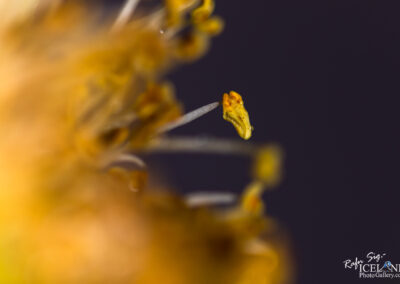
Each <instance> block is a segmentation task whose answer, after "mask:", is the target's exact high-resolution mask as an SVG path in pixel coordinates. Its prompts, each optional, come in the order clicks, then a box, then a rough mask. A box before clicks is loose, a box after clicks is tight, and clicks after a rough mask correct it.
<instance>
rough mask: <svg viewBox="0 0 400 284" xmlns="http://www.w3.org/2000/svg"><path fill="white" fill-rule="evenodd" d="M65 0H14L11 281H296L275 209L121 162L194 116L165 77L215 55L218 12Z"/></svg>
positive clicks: (2, 162)
mask: <svg viewBox="0 0 400 284" xmlns="http://www.w3.org/2000/svg"><path fill="white" fill-rule="evenodd" d="M56 2H57V3H56ZM58 2H60V3H58ZM61 2H62V1H55V2H51V1H40V0H37V1H34V0H29V1H25V0H19V1H6V0H1V1H0V46H1V49H0V134H1V139H0V283H164V284H167V283H171V284H179V283H266V284H267V283H276V284H278V283H287V282H288V281H289V280H290V277H291V265H290V261H289V258H288V253H287V248H286V244H285V242H284V241H283V240H282V238H283V235H282V234H279V233H277V229H276V224H275V223H274V221H272V220H270V219H269V218H267V217H265V216H264V215H263V212H262V210H260V211H257V212H256V214H253V213H254V212H247V211H246V210H243V209H242V208H241V207H240V206H237V207H234V208H233V209H231V210H230V211H229V210H228V211H226V212H225V211H224V212H221V211H218V210H212V209H210V208H207V207H201V208H197V209H194V208H190V207H189V206H188V205H186V203H185V202H184V199H183V198H182V197H180V196H176V195H174V194H173V193H170V192H169V191H168V190H167V188H166V187H164V186H160V188H149V186H146V184H147V182H146V181H147V173H148V171H151V169H144V168H140V167H139V168H138V169H134V170H132V169H125V168H123V167H119V166H115V164H114V162H115V161H118V159H119V157H121V155H123V154H126V153H128V152H132V151H138V150H140V149H142V148H145V147H146V144H147V142H148V141H150V140H151V139H156V136H157V133H158V132H157V131H158V129H160V127H161V126H163V125H165V124H166V123H168V122H170V121H173V120H174V119H176V118H178V117H179V116H180V115H181V112H182V107H181V104H180V103H179V102H178V101H177V99H176V98H175V95H174V90H173V88H171V87H170V85H169V84H168V83H166V82H163V80H162V76H163V74H165V72H167V71H168V70H169V69H170V68H171V67H172V66H176V65H179V64H182V63H186V62H188V61H191V60H193V59H194V58H197V57H199V56H200V55H202V54H204V52H205V47H206V46H208V41H209V40H210V37H211V36H212V35H214V34H215V33H214V32H208V31H207V29H204V27H203V26H202V23H203V22H206V21H207V20H210V19H213V18H212V16H211V12H210V13H209V14H208V15H207V17H205V18H202V19H200V18H196V21H189V23H185V21H183V22H182V19H184V18H185V17H184V15H186V14H190V13H191V11H193V9H195V8H196V7H197V6H196V5H199V4H201V3H200V2H201V1H168V0H167V1H165V2H166V5H165V7H162V9H161V10H155V11H154V12H150V13H149V14H148V15H145V16H142V17H138V18H135V17H133V20H132V21H130V22H129V23H127V24H126V25H124V26H122V27H120V28H119V29H118V30H113V29H111V27H112V20H110V18H112V17H110V16H109V17H105V18H104V15H103V14H102V13H100V10H98V9H97V8H98V7H96V6H93V4H91V5H90V6H88V5H83V4H78V3H80V2H79V1H76V3H74V2H73V1H72V4H71V3H68V4H65V3H61ZM65 2H68V1H65ZM204 2H207V3H208V2H210V1H204ZM207 3H203V4H202V6H200V8H201V7H203V8H204V7H211V6H212V7H213V5H211V6H209V5H210V3H208V4H207ZM56 4H57V5H56ZM206 4H207V5H206ZM194 11H198V10H194ZM174 17H178V18H179V19H180V20H179V21H172V20H171V19H172V18H174ZM187 27H189V28H190V29H192V35H191V36H189V37H186V36H185V37H184V36H181V35H179V34H178V31H179V30H180V29H183V28H187ZM160 30H162V31H164V32H163V33H160ZM213 30H215V29H213ZM194 37H196V38H197V39H198V41H197V43H196V44H194V43H193V42H192V41H190V40H189V41H188V39H190V38H194ZM198 46H201V47H202V48H198ZM182 50H186V51H191V52H186V53H185V52H182ZM188 54H189V55H190V56H189V55H188ZM122 142H124V143H122ZM270 175H271V171H269V172H268V174H266V176H268V177H270ZM270 178H271V179H272V180H274V177H270ZM265 184H268V182H265ZM257 198H259V197H256V199H257ZM258 201H259V202H261V201H260V199H258ZM249 208H251V206H250V207H249ZM251 210H252V209H250V211H251Z"/></svg>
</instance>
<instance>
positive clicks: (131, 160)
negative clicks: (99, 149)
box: [107, 154, 146, 170]
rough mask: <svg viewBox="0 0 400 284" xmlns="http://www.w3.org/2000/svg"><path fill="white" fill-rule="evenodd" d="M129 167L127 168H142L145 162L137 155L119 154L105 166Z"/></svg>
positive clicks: (144, 166)
mask: <svg viewBox="0 0 400 284" xmlns="http://www.w3.org/2000/svg"><path fill="white" fill-rule="evenodd" d="M114 167H121V168H129V169H132V170H133V169H144V168H146V163H145V162H144V161H143V160H142V159H140V158H139V157H138V156H135V155H132V154H120V155H118V156H117V157H116V158H115V159H113V161H112V162H111V163H110V164H109V165H108V167H107V168H114Z"/></svg>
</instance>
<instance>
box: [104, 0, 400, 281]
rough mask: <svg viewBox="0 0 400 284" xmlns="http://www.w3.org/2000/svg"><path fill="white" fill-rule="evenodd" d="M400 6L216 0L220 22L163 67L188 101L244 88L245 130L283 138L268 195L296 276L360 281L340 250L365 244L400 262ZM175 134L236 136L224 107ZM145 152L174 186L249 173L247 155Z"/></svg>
mask: <svg viewBox="0 0 400 284" xmlns="http://www.w3.org/2000/svg"><path fill="white" fill-rule="evenodd" d="M111 2H113V3H114V4H116V3H117V1H111V0H110V3H111ZM119 2H121V1H119ZM399 11H400V4H399V2H398V1H389V0H386V1H367V0H363V1H355V0H346V1H337V0H334V1H333V0H331V1H295V0H279V1H266V0H262V1H261V0H259V1H243V0H229V1H228V0H219V1H217V8H216V14H218V15H220V16H222V17H223V18H224V19H225V20H226V30H225V32H224V33H223V34H222V35H221V36H219V37H217V38H216V39H215V40H214V42H213V46H212V48H211V50H210V52H209V53H208V55H207V56H206V57H205V58H203V59H202V60H200V61H199V62H196V63H195V64H193V65H188V66H183V67H181V68H179V69H177V70H176V71H175V72H173V73H172V74H171V75H170V77H169V79H170V80H172V81H173V82H174V84H175V85H176V87H177V93H178V97H179V99H180V100H182V101H183V103H184V104H185V107H186V110H187V111H189V110H192V109H195V108H197V107H199V106H202V105H204V104H207V103H210V102H213V101H215V100H219V99H220V98H221V95H222V93H223V92H226V91H229V90H235V91H237V92H239V93H241V94H242V95H243V96H244V99H245V104H246V107H247V109H248V111H249V113H250V117H251V120H252V124H253V125H254V127H255V131H254V136H253V138H252V141H256V142H277V143H279V144H280V145H282V147H283V148H284V150H285V152H286V162H285V168H286V174H285V178H284V181H283V183H282V184H281V185H280V186H279V187H278V188H276V190H273V191H270V192H267V193H266V194H265V200H266V203H267V210H268V212H269V214H270V215H272V216H274V217H275V218H276V219H278V220H279V221H280V223H281V224H282V225H283V227H284V228H285V229H286V230H287V231H288V233H289V235H290V237H291V240H292V244H293V252H294V256H295V260H296V263H297V279H298V281H297V283H365V281H367V280H365V279H358V275H357V273H356V272H355V271H352V270H345V269H344V264H343V261H344V260H345V259H349V258H351V259H354V258H355V257H359V258H362V257H364V256H365V255H366V254H367V253H368V252H370V251H374V252H376V253H386V254H387V257H388V259H390V260H391V261H392V262H393V263H400V245H399V239H400V238H399V237H400V229H399V227H398V220H397V217H398V216H399V213H400V208H399V197H400V193H399V190H400V188H399V184H400V182H399V161H400V159H399V158H400V157H399V153H400V151H399V145H400V143H399V142H400V141H399V140H400V139H399V135H398V132H399V126H398V123H399V118H398V116H399V115H398V114H399V111H398V103H397V101H398V100H397V98H398V95H399V93H400V83H399V75H400V17H399ZM174 134H177V135H191V136H193V135H200V136H201V135H205V136H217V137H230V138H232V139H235V140H239V139H240V138H239V137H237V134H236V132H235V131H234V129H233V127H232V126H231V125H229V124H228V123H227V122H225V121H223V120H222V114H221V113H220V111H217V112H214V113H211V114H209V115H207V116H205V117H203V118H201V119H199V120H197V121H195V122H193V123H191V124H189V125H187V126H185V127H182V128H180V129H177V130H175V131H174ZM149 163H150V167H152V166H153V167H160V168H162V169H163V171H164V174H165V177H161V178H165V179H167V178H166V176H168V182H169V183H170V184H171V185H172V186H173V187H174V188H177V189H178V190H180V191H181V192H190V191H198V190H216V191H235V192H241V191H242V190H243V188H244V186H245V185H246V184H247V182H248V181H249V180H250V178H249V173H248V169H249V165H250V161H248V160H247V159H245V158H238V157H225V156H215V155H210V156H204V155H180V156H177V155H173V156H172V155H159V156H155V157H152V158H151V159H150V162H149ZM373 281H374V280H373ZM370 282H372V281H370ZM386 282H387V283H397V282H396V280H386ZM386 282H385V281H384V280H381V279H379V280H375V282H374V283H386Z"/></svg>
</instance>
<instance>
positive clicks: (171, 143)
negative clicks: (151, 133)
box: [142, 137, 260, 156]
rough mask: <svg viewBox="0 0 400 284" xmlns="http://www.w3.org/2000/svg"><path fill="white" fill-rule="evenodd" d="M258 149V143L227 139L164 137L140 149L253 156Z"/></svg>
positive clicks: (145, 150)
mask: <svg viewBox="0 0 400 284" xmlns="http://www.w3.org/2000/svg"><path fill="white" fill-rule="evenodd" d="M259 149H260V147H259V146H258V145H255V144H249V143H246V142H242V141H233V140H229V139H217V138H196V137H194V138H193V137H175V138H171V137H166V138H160V139H157V140H153V141H151V142H150V143H149V145H148V146H147V147H146V148H145V149H143V150H142V151H144V152H151V153H154V152H161V153H171V152H174V153H175V152H192V153H208V154H210V153H213V154H223V155H244V156H253V155H255V154H257V151H258V150H259Z"/></svg>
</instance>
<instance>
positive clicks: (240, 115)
mask: <svg viewBox="0 0 400 284" xmlns="http://www.w3.org/2000/svg"><path fill="white" fill-rule="evenodd" d="M222 108H223V118H224V119H225V120H226V121H228V122H230V123H232V124H233V126H234V127H235V129H236V131H237V133H238V134H239V136H240V137H241V138H243V139H244V140H248V139H250V137H251V133H252V130H253V127H252V126H251V124H250V118H249V114H248V112H247V110H246V109H245V108H244V103H243V99H242V96H241V95H239V94H238V93H236V92H234V91H231V92H230V93H229V94H227V93H225V94H224V95H223V97H222Z"/></svg>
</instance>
